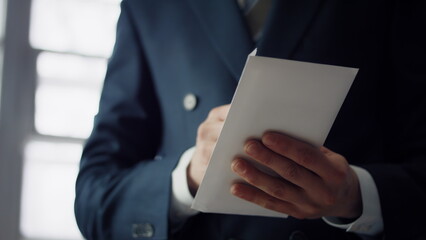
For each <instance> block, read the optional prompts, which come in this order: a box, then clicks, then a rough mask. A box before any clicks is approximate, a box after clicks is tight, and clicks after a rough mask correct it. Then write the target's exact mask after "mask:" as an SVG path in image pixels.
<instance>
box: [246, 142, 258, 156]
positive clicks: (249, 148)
mask: <svg viewBox="0 0 426 240" xmlns="http://www.w3.org/2000/svg"><path fill="white" fill-rule="evenodd" d="M256 149H257V142H255V141H250V142H248V143H247V144H246V146H245V151H246V153H248V154H250V155H252V154H254V153H255V152H256Z"/></svg>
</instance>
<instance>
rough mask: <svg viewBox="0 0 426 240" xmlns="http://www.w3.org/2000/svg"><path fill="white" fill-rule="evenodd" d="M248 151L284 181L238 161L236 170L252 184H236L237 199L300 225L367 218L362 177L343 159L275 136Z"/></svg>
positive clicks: (265, 137)
mask: <svg viewBox="0 0 426 240" xmlns="http://www.w3.org/2000/svg"><path fill="white" fill-rule="evenodd" d="M244 149H245V152H246V153H247V154H248V155H249V156H251V157H252V158H253V160H255V161H257V162H258V163H260V164H263V165H265V166H267V167H268V168H270V169H272V170H273V171H275V172H276V173H277V174H278V176H279V177H272V176H270V175H268V174H265V173H263V172H261V171H259V170H258V169H257V168H255V167H254V166H253V165H252V164H250V163H249V162H248V161H246V160H244V159H241V158H236V159H234V160H233V162H232V170H233V171H234V172H235V173H237V174H238V175H239V176H241V177H242V178H243V179H244V180H245V181H246V182H247V183H249V184H244V183H235V184H233V185H232V186H231V193H232V194H234V195H235V196H238V197H240V198H242V199H245V200H247V201H250V202H253V203H255V204H258V205H260V206H262V207H265V208H268V209H271V210H274V211H278V212H282V213H286V214H288V215H290V216H293V217H295V218H298V219H305V218H307V219H312V218H319V217H322V216H334V217H342V218H356V217H359V216H360V215H361V212H362V200H361V193H360V187H359V182H358V177H357V175H356V174H355V172H354V171H353V170H352V168H350V166H349V164H348V162H347V161H346V159H345V158H344V157H343V156H341V155H339V154H337V153H334V152H332V151H331V150H329V149H327V148H325V147H321V148H317V147H313V146H311V145H309V144H306V143H304V142H301V141H298V140H295V139H293V138H290V137H288V136H286V135H283V134H280V133H275V132H268V133H265V134H264V135H263V137H262V139H261V140H248V141H247V143H246V144H245V146H244Z"/></svg>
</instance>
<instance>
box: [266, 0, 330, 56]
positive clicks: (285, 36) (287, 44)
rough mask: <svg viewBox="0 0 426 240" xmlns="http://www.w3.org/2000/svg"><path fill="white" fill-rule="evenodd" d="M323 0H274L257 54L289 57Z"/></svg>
mask: <svg viewBox="0 0 426 240" xmlns="http://www.w3.org/2000/svg"><path fill="white" fill-rule="evenodd" d="M322 2H323V0H275V1H274V5H273V6H272V11H271V14H270V15H269V17H268V19H267V22H266V25H265V28H264V31H263V37H262V39H261V40H260V42H259V46H258V55H261V56H268V57H277V58H286V59H291V58H292V57H293V54H294V51H295V50H296V49H297V46H298V44H299V43H300V42H301V40H302V37H303V35H304V34H305V33H306V31H307V29H308V28H309V26H310V23H311V22H312V21H313V20H314V18H315V15H316V13H317V12H318V9H319V7H320V6H321V3H322Z"/></svg>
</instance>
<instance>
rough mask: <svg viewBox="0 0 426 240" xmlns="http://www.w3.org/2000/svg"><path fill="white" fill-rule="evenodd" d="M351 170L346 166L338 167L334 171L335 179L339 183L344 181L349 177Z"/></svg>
mask: <svg viewBox="0 0 426 240" xmlns="http://www.w3.org/2000/svg"><path fill="white" fill-rule="evenodd" d="M348 173H349V168H347V167H346V166H341V167H337V168H336V169H335V171H334V177H335V178H336V179H337V181H338V182H342V181H344V179H346V177H347V176H348Z"/></svg>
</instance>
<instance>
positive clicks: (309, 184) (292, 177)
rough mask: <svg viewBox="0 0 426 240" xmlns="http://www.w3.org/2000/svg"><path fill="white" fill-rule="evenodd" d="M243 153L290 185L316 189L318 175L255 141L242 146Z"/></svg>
mask: <svg viewBox="0 0 426 240" xmlns="http://www.w3.org/2000/svg"><path fill="white" fill-rule="evenodd" d="M244 148H245V151H246V153H247V154H248V155H250V156H251V157H252V158H253V159H254V160H256V161H257V162H259V163H261V164H263V165H265V166H267V167H268V168H270V169H272V170H274V171H275V172H276V173H277V174H278V175H280V176H281V177H283V178H284V179H286V180H287V181H290V182H291V183H293V184H295V185H297V186H299V187H301V188H303V189H311V188H317V187H318V186H317V183H318V181H319V180H320V179H319V177H318V175H316V174H315V173H313V172H312V171H310V170H308V169H306V168H304V167H302V166H300V165H299V164H297V163H295V162H294V161H292V160H290V159H288V158H286V157H283V156H281V155H279V154H277V153H276V152H274V151H272V150H270V149H269V148H267V147H265V146H264V145H263V144H262V143H261V142H259V141H257V140H249V141H247V143H246V144H245V146H244Z"/></svg>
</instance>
